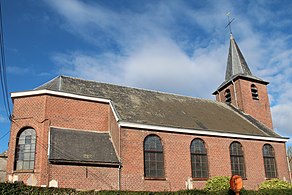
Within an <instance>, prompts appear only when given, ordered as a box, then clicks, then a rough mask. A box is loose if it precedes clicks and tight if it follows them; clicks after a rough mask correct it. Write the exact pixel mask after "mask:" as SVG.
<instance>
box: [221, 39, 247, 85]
mask: <svg viewBox="0 0 292 195" xmlns="http://www.w3.org/2000/svg"><path fill="white" fill-rule="evenodd" d="M235 75H246V76H253V75H252V73H251V71H250V69H249V67H248V65H247V63H246V61H245V59H244V57H243V55H242V53H241V51H240V49H239V47H238V45H237V44H236V42H235V39H234V37H233V35H232V33H231V34H230V46H229V53H228V60H227V67H226V74H225V80H229V79H230V78H231V77H233V76H235Z"/></svg>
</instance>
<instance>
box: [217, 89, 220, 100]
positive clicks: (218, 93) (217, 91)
mask: <svg viewBox="0 0 292 195" xmlns="http://www.w3.org/2000/svg"><path fill="white" fill-rule="evenodd" d="M217 93H218V97H219V102H221V96H220V93H219V91H218V90H217Z"/></svg>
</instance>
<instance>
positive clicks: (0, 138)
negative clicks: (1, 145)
mask: <svg viewBox="0 0 292 195" xmlns="http://www.w3.org/2000/svg"><path fill="white" fill-rule="evenodd" d="M9 132H10V131H7V132H6V133H5V134H4V135H2V136H1V137H0V141H1V140H2V139H3V138H4V137H5V136H6V135H8V133H9Z"/></svg>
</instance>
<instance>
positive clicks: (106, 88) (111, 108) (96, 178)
mask: <svg viewBox="0 0 292 195" xmlns="http://www.w3.org/2000/svg"><path fill="white" fill-rule="evenodd" d="M267 84H268V82H267V81H264V80H262V79H260V78H258V77H256V76H254V75H253V74H252V73H251V71H250V69H249V67H248V65H247V63H246V61H245V59H244V57H243V55H242V53H241V51H240V49H239V47H238V45H237V44H236V42H235V39H234V38H233V36H232V35H231V38H230V48H229V54H228V61H227V69H226V77H225V81H224V82H223V83H222V84H221V85H220V86H219V87H218V88H217V90H216V91H215V92H214V93H213V94H214V95H216V101H213V100H208V99H200V98H193V97H187V96H182V95H175V94H168V93H162V92H157V91H151V90H145V89H137V88H131V87H124V86H118V85H112V84H107V83H100V82H95V81H88V80H82V79H78V78H72V77H67V76H59V77H57V78H54V79H53V80H51V81H49V82H47V83H45V84H43V85H41V86H39V87H37V88H35V89H34V90H31V91H23V92H15V93H12V95H11V97H12V99H13V103H14V110H13V116H12V124H11V134H10V142H9V151H8V163H7V176H6V179H7V181H9V182H15V181H22V182H24V183H26V184H28V185H33V186H49V187H61V188H76V189H96V190H129V191H165V190H166V191H176V190H183V189H194V188H203V187H204V185H205V183H206V181H207V180H208V179H209V178H212V177H214V176H231V175H234V174H238V175H241V176H242V178H243V179H244V180H243V181H244V187H245V188H246V189H257V188H258V185H259V184H260V183H261V182H263V181H265V180H267V179H271V178H279V179H281V180H286V181H290V177H289V173H288V164H287V158H286V148H285V143H286V141H287V140H288V138H285V137H282V136H280V135H278V134H277V133H275V132H274V130H273V125H272V118H271V112H270V105H269V99H268V92H267Z"/></svg>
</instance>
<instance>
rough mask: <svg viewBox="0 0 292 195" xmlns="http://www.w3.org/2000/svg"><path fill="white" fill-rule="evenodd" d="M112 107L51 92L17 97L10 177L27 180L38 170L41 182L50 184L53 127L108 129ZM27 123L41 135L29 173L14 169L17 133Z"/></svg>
mask: <svg viewBox="0 0 292 195" xmlns="http://www.w3.org/2000/svg"><path fill="white" fill-rule="evenodd" d="M109 109H110V107H109V105H108V104H104V103H97V102H91V101H81V100H76V99H69V98H63V97H56V96H48V95H41V96H30V97H22V98H15V99H14V110H13V122H12V124H11V136H10V144H9V151H8V156H9V157H8V163H7V180H8V179H9V178H11V177H13V176H18V180H19V181H24V182H25V183H26V182H27V179H28V178H29V177H30V176H31V175H32V174H34V176H35V178H36V179H37V181H38V183H37V185H38V186H40V185H48V183H49V167H48V157H47V155H48V131H49V127H50V126H56V127H60V128H72V129H79V130H82V129H83V130H92V131H101V132H104V131H108V121H109V119H108V117H109ZM25 127H32V128H34V129H35V130H36V136H37V138H36V139H37V145H36V156H35V159H36V160H35V169H34V171H33V172H31V171H29V173H24V172H21V171H14V170H13V169H14V154H15V145H16V143H15V142H16V136H17V134H18V132H19V131H20V130H21V129H23V128H25ZM51 171H52V170H51Z"/></svg>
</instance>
